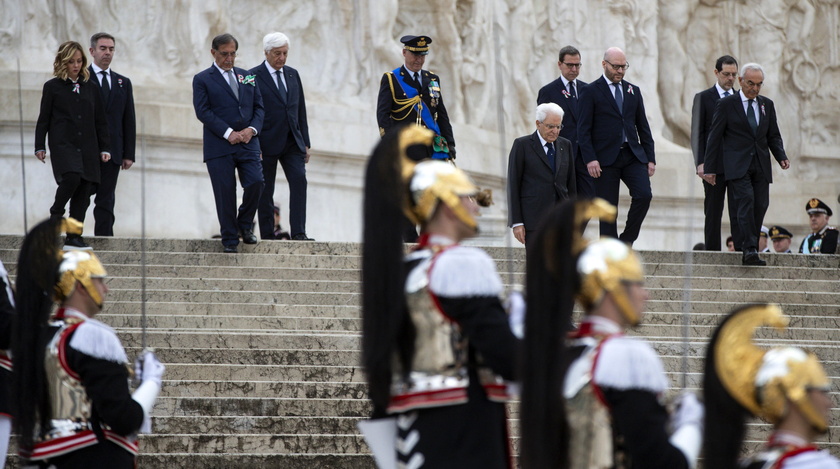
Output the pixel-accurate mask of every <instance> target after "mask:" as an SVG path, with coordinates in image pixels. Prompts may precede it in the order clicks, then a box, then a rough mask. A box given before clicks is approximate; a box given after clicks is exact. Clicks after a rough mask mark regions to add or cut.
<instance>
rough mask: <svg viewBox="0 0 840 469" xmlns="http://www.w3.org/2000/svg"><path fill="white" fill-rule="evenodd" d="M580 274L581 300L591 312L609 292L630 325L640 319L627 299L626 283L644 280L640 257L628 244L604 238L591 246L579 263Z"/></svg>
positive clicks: (579, 298) (587, 247)
mask: <svg viewBox="0 0 840 469" xmlns="http://www.w3.org/2000/svg"><path fill="white" fill-rule="evenodd" d="M577 270H578V274H579V275H580V290H579V292H578V297H577V299H578V301H579V302H580V303H581V305H582V306H583V307H584V308H585V309H591V308H593V307H594V306H595V305H597V304H598V303H600V302H601V300H602V299H603V298H604V296H605V295H606V294H607V293H610V294H611V295H612V297H613V299H614V300H615V302H616V305H617V306H618V308H619V310H620V311H621V314H622V315H624V317H625V319H627V320H628V321H629V322H630V324H632V325H634V326H635V325H637V324H638V323H639V321H640V320H641V317H640V315H639V313H640V311H636V309H635V308H634V307H633V305H632V304H631V303H630V300H629V298H628V297H627V293H626V290H625V288H624V284H625V283H627V282H632V283H635V282H643V281H644V279H645V274H644V271H643V270H642V262H641V260H640V259H639V256H638V255H637V254H636V253H635V252H634V251H633V249H631V248H630V247H629V246H627V244H625V243H623V242H621V241H619V240H617V239H613V238H603V239H600V240H598V241H595V242H592V243H590V244H588V245H587V246H586V247H585V248H584V249H583V251H582V252H581V254H580V256H579V257H578V261H577Z"/></svg>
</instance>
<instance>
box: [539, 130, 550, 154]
mask: <svg viewBox="0 0 840 469" xmlns="http://www.w3.org/2000/svg"><path fill="white" fill-rule="evenodd" d="M537 138H539V139H540V143H541V144H542V147H543V150H545V144H546V143H548V141H547V140H546V139H544V138H542V135H540V131H539V130H538V131H537Z"/></svg>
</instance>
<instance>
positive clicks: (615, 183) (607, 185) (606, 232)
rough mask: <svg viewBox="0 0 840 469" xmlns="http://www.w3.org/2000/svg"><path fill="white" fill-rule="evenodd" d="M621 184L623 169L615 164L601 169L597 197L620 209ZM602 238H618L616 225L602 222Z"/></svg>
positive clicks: (597, 180)
mask: <svg viewBox="0 0 840 469" xmlns="http://www.w3.org/2000/svg"><path fill="white" fill-rule="evenodd" d="M620 183H621V167H620V166H619V162H618V160H616V162H615V164H612V165H610V166H606V167H604V166H602V167H601V177H599V178H597V179H595V195H596V196H598V197H600V198H602V199H604V200H606V201H607V202H609V203H611V204H613V205H615V206H616V208H617V207H618V188H619V184H620ZM601 236H609V237H612V238H618V228H617V227H616V224H615V223H610V222H607V221H604V220H601Z"/></svg>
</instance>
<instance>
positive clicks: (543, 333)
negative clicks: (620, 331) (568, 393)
mask: <svg viewBox="0 0 840 469" xmlns="http://www.w3.org/2000/svg"><path fill="white" fill-rule="evenodd" d="M576 212H577V203H576V202H575V201H574V200H567V201H566V202H563V203H562V204H559V205H558V206H557V207H555V208H554V209H552V210H551V211H550V212H549V213H547V214H546V215H545V216H544V217H543V220H542V222H541V223H540V225H539V226H538V227H537V231H536V233H535V235H534V239H533V240H532V241H530V242H531V243H533V244H532V245H531V246H530V247H529V248H528V251H527V253H526V256H527V262H526V264H525V269H526V278H525V295H526V297H527V298H528V311H527V314H526V315H525V340H524V343H523V348H522V356H521V359H522V363H521V366H520V369H521V381H522V400H521V406H520V411H519V418H520V425H519V431H520V434H521V439H520V455H521V456H520V457H521V464H522V467H523V468H527V469H541V468H552V469H557V468H565V467H568V465H569V461H568V459H569V456H568V445H569V428H568V423H567V421H566V407H565V400H564V399H563V395H562V393H563V382H564V380H565V373H566V369H567V365H568V363H567V361H568V357H567V356H566V355H567V353H566V345H565V338H566V333H567V331H568V330H569V329H570V326H571V319H572V308H573V307H574V303H575V292H576V291H577V289H578V285H579V283H580V280H579V277H578V274H577V268H576V265H577V262H576V255H575V254H574V253H573V252H572V246H574V244H575V243H574V240H575V238H576V230H578V228H577V227H576V223H575V222H576Z"/></svg>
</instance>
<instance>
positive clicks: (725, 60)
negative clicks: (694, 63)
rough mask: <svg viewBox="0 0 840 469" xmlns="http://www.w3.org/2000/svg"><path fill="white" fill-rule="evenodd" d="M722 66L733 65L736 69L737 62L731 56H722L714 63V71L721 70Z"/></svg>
mask: <svg viewBox="0 0 840 469" xmlns="http://www.w3.org/2000/svg"><path fill="white" fill-rule="evenodd" d="M724 65H734V66H735V68H738V61H737V60H735V57H732V56H731V55H723V56H721V57H720V58H719V59H717V62H715V70H717V71H718V72H719V71H721V70H723V66H724Z"/></svg>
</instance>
